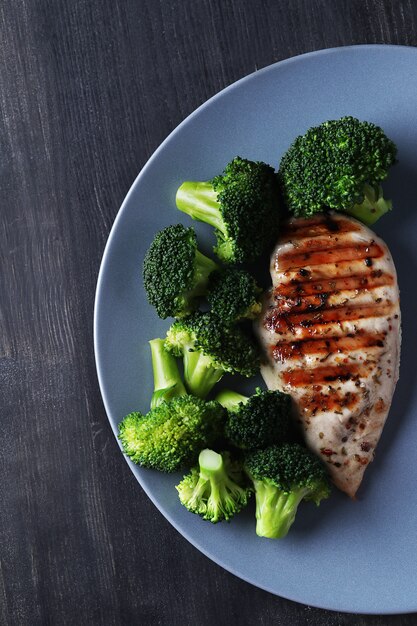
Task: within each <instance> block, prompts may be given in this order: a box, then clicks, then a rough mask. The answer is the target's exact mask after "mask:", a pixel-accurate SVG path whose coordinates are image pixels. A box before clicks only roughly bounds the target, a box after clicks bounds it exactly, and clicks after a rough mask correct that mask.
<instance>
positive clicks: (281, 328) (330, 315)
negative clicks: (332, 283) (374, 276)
mask: <svg viewBox="0 0 417 626" xmlns="http://www.w3.org/2000/svg"><path fill="white" fill-rule="evenodd" d="M392 309H393V306H392V303H391V302H384V303H381V304H377V303H375V304H373V305H363V306H352V305H347V306H334V307H331V308H329V309H324V310H320V311H317V312H311V313H284V314H283V313H279V311H277V310H276V309H273V310H272V312H271V313H269V314H268V315H267V317H266V319H265V328H266V329H267V330H270V331H273V332H275V333H277V334H283V333H285V332H287V331H290V332H294V331H295V329H296V327H301V328H306V329H309V331H310V333H309V334H312V332H313V331H314V330H315V331H317V327H318V326H323V325H326V324H334V323H337V324H343V322H347V321H354V320H361V319H368V318H370V317H374V318H377V317H386V316H387V315H390V314H391V313H392Z"/></svg>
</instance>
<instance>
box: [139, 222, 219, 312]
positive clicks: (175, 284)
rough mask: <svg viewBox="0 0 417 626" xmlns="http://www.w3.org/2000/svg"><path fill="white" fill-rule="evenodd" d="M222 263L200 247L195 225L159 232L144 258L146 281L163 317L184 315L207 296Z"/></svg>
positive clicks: (148, 289)
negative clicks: (193, 226)
mask: <svg viewBox="0 0 417 626" xmlns="http://www.w3.org/2000/svg"><path fill="white" fill-rule="evenodd" d="M217 268H218V266H217V265H216V263H215V262H214V261H212V260H211V259H209V258H208V257H206V256H204V255H203V254H202V253H201V252H200V251H199V250H198V249H197V238H196V235H195V232H194V230H193V229H192V228H185V226H183V225H182V224H176V225H174V226H167V227H166V228H164V229H163V230H161V231H160V232H158V233H157V234H156V235H155V237H154V239H153V241H152V243H151V245H150V247H149V249H148V251H147V253H146V255H145V259H144V262H143V283H144V287H145V291H146V294H147V296H148V300H149V302H150V304H152V305H153V306H154V307H155V308H156V311H157V313H158V315H159V317H161V318H162V319H165V318H166V317H182V316H184V315H188V314H189V313H191V312H192V311H193V310H194V309H195V308H196V306H197V301H198V298H199V297H201V296H204V295H205V293H206V289H207V282H208V279H209V276H210V274H211V272H213V271H214V270H216V269H217Z"/></svg>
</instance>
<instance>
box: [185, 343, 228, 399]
mask: <svg viewBox="0 0 417 626" xmlns="http://www.w3.org/2000/svg"><path fill="white" fill-rule="evenodd" d="M223 374H224V370H222V369H216V368H214V367H212V365H211V359H209V358H208V357H206V356H204V355H203V354H201V352H199V351H198V350H185V351H184V378H185V382H186V385H187V387H188V390H189V391H190V393H191V394H192V395H193V396H197V397H198V398H205V397H206V396H207V394H208V393H209V392H210V391H211V390H212V388H213V387H214V385H215V384H216V383H218V382H219V380H220V379H221V378H222V376H223Z"/></svg>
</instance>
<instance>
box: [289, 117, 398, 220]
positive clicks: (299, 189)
mask: <svg viewBox="0 0 417 626" xmlns="http://www.w3.org/2000/svg"><path fill="white" fill-rule="evenodd" d="M396 154H397V149H396V146H395V144H394V143H393V142H392V141H391V140H390V139H388V137H387V136H386V135H385V133H384V131H383V130H382V129H381V128H379V126H375V124H372V123H370V122H361V121H359V120H358V119H356V118H354V117H343V118H341V119H339V120H331V121H328V122H324V123H323V124H320V126H316V127H314V128H310V129H309V130H308V131H307V132H306V133H305V134H304V135H302V136H300V137H297V138H296V140H295V141H294V143H293V144H292V145H291V146H290V148H289V149H288V151H287V152H286V154H285V155H284V156H283V157H282V160H281V163H280V167H279V172H278V178H279V181H280V185H281V188H282V192H283V196H284V198H285V200H286V203H287V206H288V208H289V210H290V211H291V212H292V213H294V214H295V215H297V216H299V217H310V216H311V215H313V214H314V213H317V212H321V211H325V210H328V209H335V210H337V211H345V212H346V213H349V214H350V215H353V216H354V217H357V218H358V219H360V220H361V221H363V222H365V223H366V224H373V223H374V222H375V221H376V220H377V219H378V218H379V217H380V216H381V215H382V214H383V213H385V212H386V211H388V210H389V209H390V208H391V202H390V201H389V200H385V199H384V197H383V195H382V189H381V186H380V183H381V181H383V180H384V179H385V178H386V177H387V175H388V170H389V168H390V167H391V166H392V165H393V164H394V163H395V161H396Z"/></svg>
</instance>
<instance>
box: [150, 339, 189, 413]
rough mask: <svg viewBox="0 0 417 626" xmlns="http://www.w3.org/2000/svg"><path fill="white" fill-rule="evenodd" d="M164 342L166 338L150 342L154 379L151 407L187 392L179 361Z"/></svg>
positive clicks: (153, 407)
mask: <svg viewBox="0 0 417 626" xmlns="http://www.w3.org/2000/svg"><path fill="white" fill-rule="evenodd" d="M164 343H165V340H164V339H152V340H151V341H150V342H149V345H150V347H151V355H152V369H153V379H154V392H153V394H152V399H151V409H155V408H156V407H157V406H159V405H160V404H162V402H167V401H169V400H172V398H175V397H177V396H182V395H185V394H186V393H187V392H186V390H185V387H184V383H183V382H182V380H181V378H180V375H179V372H178V365H177V361H176V359H175V357H174V356H173V355H172V354H170V353H169V352H167V351H166V350H165V348H164Z"/></svg>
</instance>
